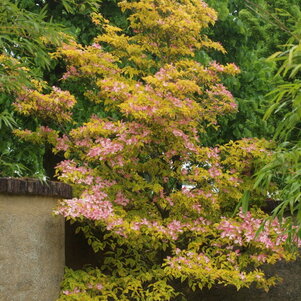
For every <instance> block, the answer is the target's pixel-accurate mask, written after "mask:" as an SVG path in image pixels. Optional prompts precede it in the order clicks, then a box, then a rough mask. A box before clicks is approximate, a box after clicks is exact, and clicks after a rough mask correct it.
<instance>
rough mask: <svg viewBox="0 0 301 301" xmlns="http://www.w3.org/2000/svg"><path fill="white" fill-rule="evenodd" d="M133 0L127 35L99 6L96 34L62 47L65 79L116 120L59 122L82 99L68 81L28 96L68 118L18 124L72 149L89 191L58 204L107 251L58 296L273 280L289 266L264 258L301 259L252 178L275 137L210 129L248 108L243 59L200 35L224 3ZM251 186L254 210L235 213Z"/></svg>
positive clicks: (164, 292)
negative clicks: (227, 81) (211, 55)
mask: <svg viewBox="0 0 301 301" xmlns="http://www.w3.org/2000/svg"><path fill="white" fill-rule="evenodd" d="M120 7H121V9H122V10H123V11H124V12H125V13H127V14H128V15H129V18H128V21H129V28H128V29H127V31H126V33H125V32H123V31H122V30H121V29H120V28H117V27H115V26H113V25H111V24H110V23H109V22H108V21H107V20H104V19H103V18H102V17H101V16H100V15H94V17H93V18H94V22H95V23H96V24H98V23H99V24H101V26H102V27H103V31H104V33H103V34H102V35H100V36H98V37H97V38H96V39H95V42H94V44H93V45H91V46H87V47H82V46H81V45H78V44H76V43H75V42H74V43H73V44H68V45H64V46H63V47H62V48H60V49H59V50H58V51H57V53H56V56H57V57H60V58H63V59H65V61H66V62H67V64H68V67H67V72H66V73H65V75H64V76H63V79H64V80H68V81H75V82H77V83H78V84H79V85H82V87H83V89H84V90H85V92H84V96H85V97H86V98H88V99H89V100H90V101H91V102H93V103H94V104H98V105H99V112H100V111H105V112H106V118H103V117H99V114H98V113H99V112H98V111H96V112H95V114H94V115H92V116H91V117H90V119H89V120H88V121H87V122H86V123H84V124H82V125H78V126H76V127H73V129H72V130H70V131H65V132H60V131H59V129H60V130H61V131H62V129H66V128H70V126H64V122H69V121H70V120H72V119H71V116H72V115H71V114H72V111H73V112H76V109H78V108H77V107H76V99H75V97H73V96H72V95H71V94H70V93H69V92H68V91H61V90H60V89H58V88H54V89H53V91H52V92H51V93H50V94H42V93H41V91H33V90H28V91H25V92H24V93H22V95H20V98H19V100H18V101H17V102H16V104H15V106H16V109H17V110H18V111H19V112H21V113H24V114H34V115H36V116H38V117H39V118H41V119H42V120H44V122H45V121H48V122H49V124H53V123H55V122H56V123H57V124H59V125H60V126H59V127H57V128H56V130H54V129H51V128H49V127H46V126H43V127H40V128H38V129H37V130H36V131H35V132H32V131H29V130H24V131H21V130H18V131H16V134H17V135H19V136H21V137H23V138H24V139H27V140H29V141H34V142H39V141H47V142H48V143H49V142H50V143H52V144H53V145H54V151H55V152H63V153H64V154H65V158H66V160H65V161H62V162H61V163H60V164H59V165H58V166H57V176H58V178H59V179H60V180H62V181H64V182H67V183H72V184H74V187H75V190H76V194H77V195H76V198H74V199H71V200H65V201H62V202H61V204H60V205H59V207H58V209H57V210H56V213H57V214H61V215H63V216H65V217H66V218H67V219H72V220H76V221H78V222H80V223H81V226H80V227H79V229H80V230H82V231H83V232H84V234H85V236H86V237H87V239H88V242H89V243H90V244H91V246H92V247H93V249H94V250H95V252H100V254H101V259H100V260H101V262H102V264H101V265H100V266H99V267H95V268H90V269H88V270H85V271H84V270H82V271H72V270H67V272H66V278H65V280H64V282H63V291H62V295H61V297H60V299H59V300H139V301H141V300H149V301H152V300H177V298H179V300H185V294H186V293H187V291H188V288H189V289H191V290H192V291H194V290H195V289H196V288H203V287H209V288H210V287H211V286H212V285H214V284H223V285H235V286H236V287H237V288H238V289H239V288H241V287H248V286H249V285H250V284H251V283H256V284H257V285H258V286H259V287H261V288H263V289H268V287H269V286H270V285H273V284H274V283H275V281H276V278H274V277H272V278H267V277H266V276H265V274H264V273H263V271H262V270H260V269H259V267H260V266H261V265H262V264H264V263H275V262H276V261H277V260H280V259H285V260H290V259H294V257H295V254H292V253H290V252H288V251H287V250H286V249H285V240H286V235H285V234H284V233H283V231H282V228H281V225H280V224H279V222H278V221H277V220H275V221H273V222H272V223H266V224H265V226H264V227H263V229H262V231H260V232H258V229H259V228H260V226H261V225H262V222H263V220H264V219H265V218H266V217H267V215H265V214H264V213H263V212H262V211H261V210H260V209H259V206H260V204H261V202H262V200H264V197H265V193H264V192H260V191H254V190H252V186H253V181H252V177H251V176H252V174H253V172H254V168H255V165H256V164H258V162H261V161H266V160H268V157H269V151H268V148H269V144H268V142H266V141H264V140H258V139H243V140H240V141H236V142H232V141H231V142H229V143H228V144H226V145H222V146H216V147H214V148H209V147H205V146H204V145H202V141H201V140H200V139H199V134H200V133H206V129H207V128H208V127H209V126H213V127H217V126H218V125H217V117H218V116H220V115H222V114H227V113H231V112H235V111H236V109H237V107H236V103H235V101H234V99H233V97H232V95H231V93H230V92H229V91H228V90H227V89H226V87H225V86H224V85H223V84H222V83H221V78H222V77H223V76H226V75H227V74H228V75H230V76H232V75H235V74H237V73H238V72H239V69H238V68H237V67H236V66H235V65H234V64H228V65H220V64H218V63H217V62H211V63H210V64H208V65H206V66H205V65H202V64H201V63H199V62H198V61H197V59H196V56H197V54H198V53H199V52H200V51H201V50H202V51H204V50H205V49H210V48H211V49H213V50H218V51H222V52H225V50H224V49H223V47H222V46H221V45H220V44H219V43H216V42H213V41H211V40H210V39H209V38H208V37H207V36H206V35H205V34H201V32H202V30H203V29H204V28H206V27H208V26H209V25H210V24H213V23H214V22H215V20H216V17H217V16H216V13H215V11H214V10H212V9H211V8H209V7H208V6H207V5H206V4H205V3H204V2H203V1H200V0H181V1H180V0H166V1H156V0H140V1H123V2H120ZM81 109H83V108H82V107H81ZM246 191H249V194H250V197H251V199H252V200H254V202H253V203H252V204H254V208H251V209H250V211H246V210H242V209H240V210H238V212H237V214H236V215H233V211H234V209H235V207H239V203H240V200H241V199H242V198H243V196H244V194H245V192H246ZM181 298H182V299H181Z"/></svg>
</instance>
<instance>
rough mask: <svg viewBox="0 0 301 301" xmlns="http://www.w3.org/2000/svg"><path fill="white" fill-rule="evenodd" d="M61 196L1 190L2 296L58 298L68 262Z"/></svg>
mask: <svg viewBox="0 0 301 301" xmlns="http://www.w3.org/2000/svg"><path fill="white" fill-rule="evenodd" d="M56 202H57V198H53V197H48V196H32V195H28V196H22V195H7V194H3V193H0V300H1V301H54V300H56V298H57V296H58V293H59V287H60V281H61V280H62V277H63V272H64V265H65V247H64V219H63V218H62V217H54V216H53V215H52V211H53V208H54V207H55V205H56Z"/></svg>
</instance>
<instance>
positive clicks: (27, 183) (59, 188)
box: [0, 178, 72, 199]
mask: <svg viewBox="0 0 301 301" xmlns="http://www.w3.org/2000/svg"><path fill="white" fill-rule="evenodd" d="M0 193H7V194H19V195H42V196H52V197H57V198H64V199H70V198H72V188H71V186H70V185H68V184H64V183H60V182H54V181H47V182H41V181H39V180H38V179H32V178H19V179H18V178H0Z"/></svg>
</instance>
